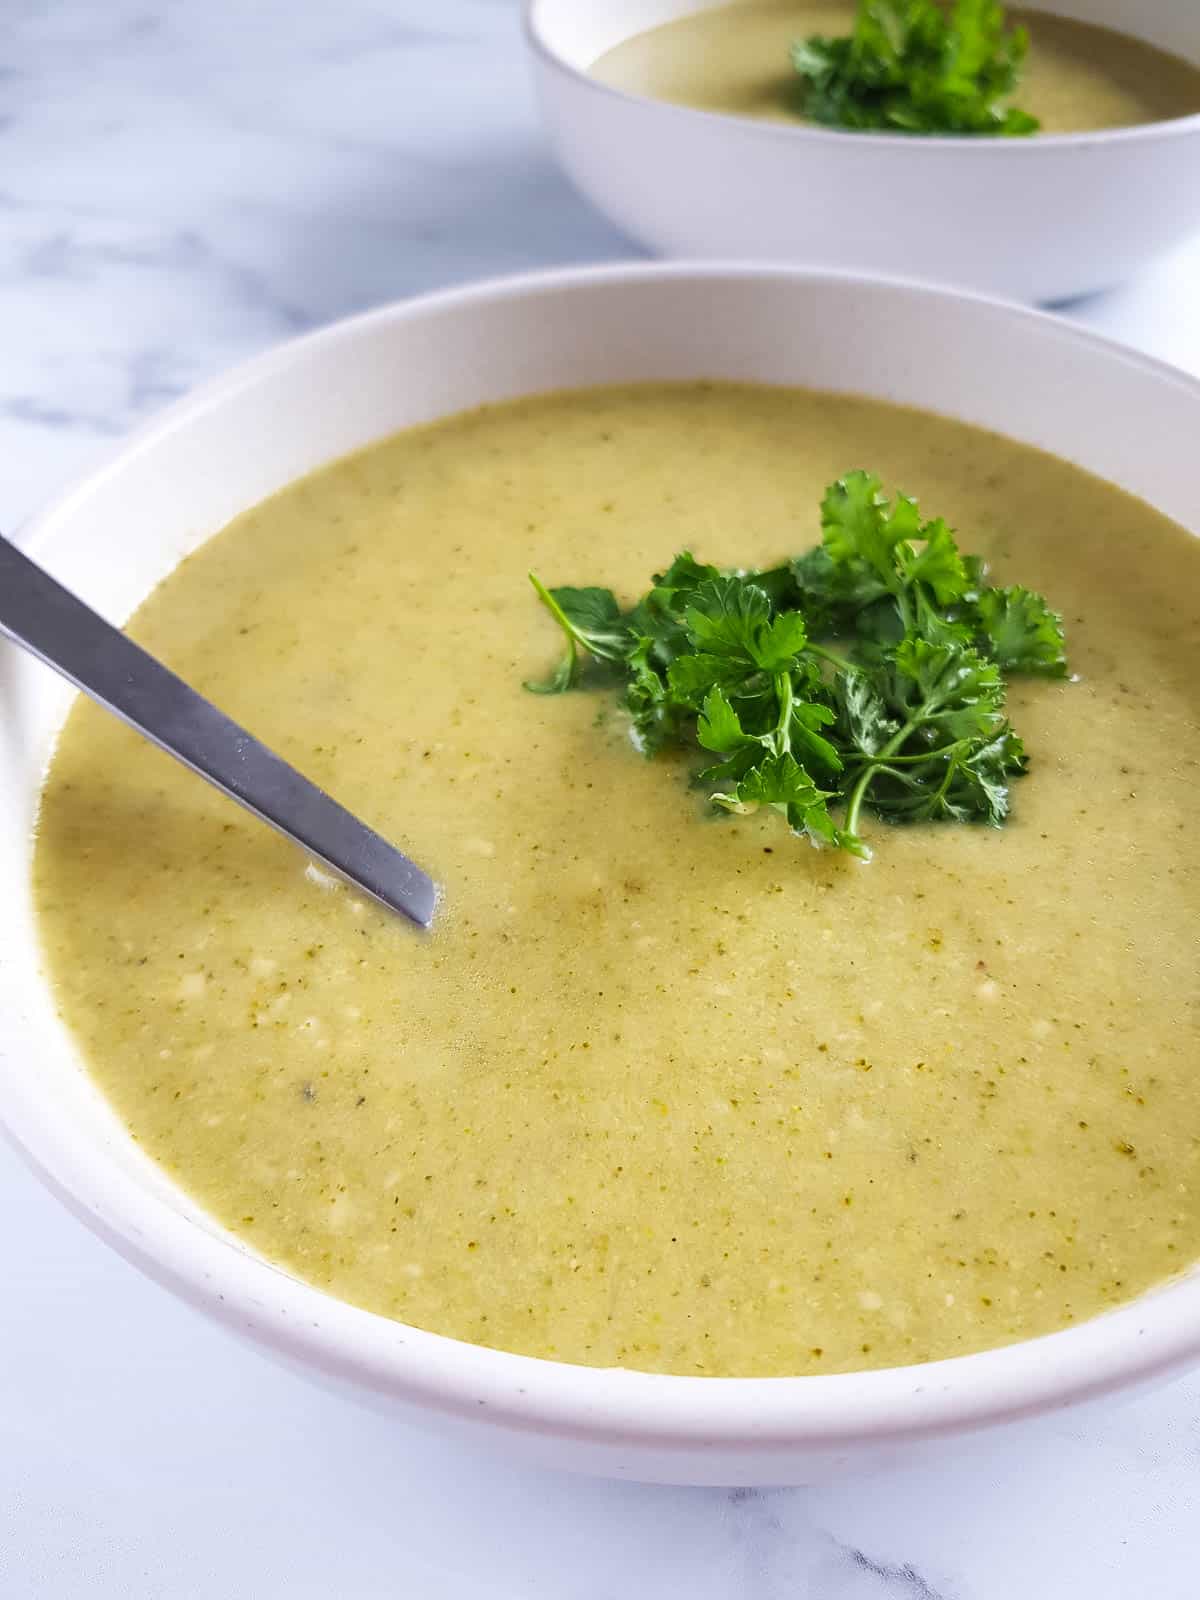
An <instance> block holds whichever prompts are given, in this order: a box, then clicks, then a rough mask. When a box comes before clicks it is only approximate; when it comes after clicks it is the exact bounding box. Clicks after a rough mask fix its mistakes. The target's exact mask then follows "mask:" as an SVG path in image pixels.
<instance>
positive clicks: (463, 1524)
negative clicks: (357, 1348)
mask: <svg viewBox="0 0 1200 1600" xmlns="http://www.w3.org/2000/svg"><path fill="white" fill-rule="evenodd" d="M515 12H516V8H515V3H514V0H436V3H429V0H425V3H421V0H336V3H335V0H288V3H284V0H4V3H3V4H2V5H0V22H2V26H0V523H3V524H4V525H6V526H10V527H11V526H14V525H15V524H16V523H17V522H19V520H20V519H21V518H22V517H23V516H25V515H26V514H27V513H28V512H29V511H31V510H32V509H33V508H34V507H35V506H36V505H37V504H39V503H40V502H41V501H43V500H44V499H46V498H47V497H48V496H49V495H51V494H52V493H54V492H55V490H56V489H57V488H58V487H59V486H60V485H61V484H63V483H65V482H66V481H68V480H69V479H70V478H72V477H73V476H75V475H77V474H78V473H79V472H80V471H82V470H84V469H86V468H87V467H88V466H89V465H90V464H91V463H92V462H93V461H95V460H96V459H98V458H99V457H100V456H101V455H102V454H103V453H104V452H105V451H107V450H109V449H111V448H112V445H113V442H114V440H116V439H117V438H119V437H120V435H121V434H122V433H123V432H124V431H125V430H126V429H128V428H129V427H130V426H131V425H132V424H133V423H135V422H137V421H139V420H141V419H142V418H143V417H145V416H147V415H148V414H150V413H151V412H153V411H154V410H155V408H156V407H158V406H160V405H162V404H163V403H164V401H166V400H168V399H170V398H171V397H172V396H174V395H176V394H178V393H180V392H181V391H183V390H184V389H186V388H188V387H189V386H190V385H192V384H193V383H195V382H196V381H197V380H199V379H201V378H204V377H206V376H208V375H209V374H211V373H213V372H215V371H217V370H218V369H220V368H221V367H223V366H226V365H227V364H228V363H230V362H232V361H235V360H237V359H239V358H240V357H242V356H245V355H247V354H250V353H251V352H253V351H255V350H258V349H260V348H262V347H263V346H265V345H268V344H270V343H272V342H273V341H275V340H278V339H281V338H284V337H286V336H287V335H289V334H291V333H293V332H294V331H296V330H297V329H302V328H306V327H309V326H311V325H313V324H315V323H319V322H323V321H325V320H327V319H329V318H331V317H335V316H338V315H341V314H343V313H345V312H348V311H353V310H356V309H358V308H359V307H362V306H366V305H369V304H371V303H373V302H376V301H379V300H381V299H385V298H388V297H392V296H396V295H403V294H408V293H410V292H412V291H414V290H419V289H423V288H427V287H430V286H432V285H435V284H441V283H445V282H449V281H452V280H459V279H464V278H468V277H472V276H477V275H480V274H485V273H494V272H498V271H504V270H509V269H513V268H519V267H525V266H530V265H536V264H543V263H552V262H561V261H575V260H583V259H587V258H596V257H601V256H608V257H612V256H620V255H623V254H628V253H629V247H628V246H627V245H626V244H625V243H624V242H623V241H622V240H621V239H620V238H619V237H617V236H616V235H615V234H614V233H613V232H612V231H611V230H610V229H609V228H607V227H606V226H605V224H604V223H603V222H602V221H600V220H599V219H598V218H597V217H595V216H593V215H592V214H591V213H589V212H588V211H587V210H586V209H585V208H584V206H583V205H582V203H581V202H579V201H578V200H576V199H575V198H574V196H573V195H572V194H571V193H570V191H569V190H568V189H567V188H566V186H565V184H564V183H563V181H562V180H561V179H560V178H559V177H558V176H557V175H556V174H555V172H554V171H553V169H552V168H551V166H550V164H549V162H548V160H547V157H546V154H545V151H544V148H543V145H542V142H541V140H540V138H539V136H538V133H537V130H536V127H535V124H534V119H533V113H532V108H531V105H530V100H529V95H528V92H527V85H526V82H525V76H524V71H523V64H522V61H521V56H520V46H519V37H518V33H517V26H516V14H515ZM1071 314H1072V315H1075V316H1077V317H1079V318H1080V319H1081V320H1083V321H1086V322H1088V323H1091V324H1092V325H1094V326H1097V327H1100V328H1103V329H1105V330H1106V331H1109V332H1111V333H1113V334H1115V335H1117V336H1118V337H1123V338H1126V339H1128V340H1130V341H1131V342H1134V343H1137V344H1139V345H1141V346H1143V347H1144V348H1147V349H1150V350H1152V351H1154V352H1155V353H1156V354H1158V355H1160V356H1163V357H1165V358H1166V359H1168V360H1174V361H1176V362H1178V363H1179V364H1181V365H1185V366H1188V367H1190V368H1191V369H1193V370H1195V371H1198V372H1200V246H1198V247H1197V248H1196V249H1193V250H1191V251H1188V252H1185V253H1184V254H1182V255H1180V256H1178V257H1176V258H1175V260H1173V261H1171V262H1168V263H1165V264H1164V265H1163V266H1162V267H1161V268H1160V269H1159V270H1158V271H1157V272H1156V273H1154V274H1153V275H1152V276H1150V277H1149V278H1147V279H1145V280H1143V281H1142V282H1141V283H1139V284H1137V285H1134V286H1132V287H1131V288H1129V289H1127V290H1124V291H1122V292H1120V293H1118V294H1115V295H1111V296H1108V297H1106V298H1105V299H1103V300H1101V301H1094V302H1091V303H1089V304H1086V305H1082V306H1078V307H1074V308H1072V309H1071ZM1131 426H1136V419H1131ZM0 1233H2V1238H3V1251H4V1277H3V1280H2V1287H0V1596H3V1597H5V1600H31V1597H38V1600H41V1597H43V1596H44V1597H47V1600H74V1597H76V1596H88V1597H99V1600H110V1597H112V1600H115V1597H118V1596H120V1597H122V1600H130V1597H133V1600H143V1597H145V1600H151V1597H154V1600H158V1597H162V1600H235V1597H238V1600H240V1597H242V1596H245V1597H252V1600H274V1597H276V1596H279V1597H282V1596H287V1597H288V1600H306V1597H309V1596H312V1597H317V1596H321V1597H323V1600H325V1597H347V1600H374V1597H384V1596H387V1597H409V1596H411V1597H414V1600H443V1597H444V1600H477V1597H478V1600H483V1597H485V1596H486V1597H487V1600H526V1597H531V1600H533V1597H545V1600H617V1597H620V1600H642V1597H647V1600H651V1597H653V1600H672V1597H675V1596H679V1597H686V1600H732V1597H739V1600H740V1597H745V1600H1013V1597H1014V1596H1017V1595H1021V1596H1028V1597H1030V1600H1129V1597H1131V1596H1139V1597H1140V1596H1146V1597H1147V1600H1194V1597H1195V1596H1196V1595H1197V1594H1198V1593H1200V1379H1192V1380H1189V1381H1185V1382H1182V1383H1179V1384H1176V1385H1174V1386H1173V1387H1171V1388H1169V1389H1166V1390H1164V1391H1162V1392H1161V1393H1159V1394H1158V1395H1156V1396H1154V1397H1152V1398H1150V1399H1147V1400H1141V1401H1138V1402H1136V1403H1131V1404H1129V1405H1127V1406H1126V1407H1124V1408H1120V1409H1114V1410H1113V1411H1112V1412H1111V1413H1110V1414H1108V1415H1106V1416H1104V1417H1102V1418H1101V1419H1100V1420H1098V1421H1097V1420H1094V1419H1093V1420H1089V1421H1087V1422H1086V1423H1083V1422H1080V1421H1078V1420H1076V1421H1072V1420H1070V1419H1066V1420H1062V1421H1059V1422H1057V1423H1054V1424H1051V1425H1046V1426H1044V1427H1043V1428H1042V1429H1041V1430H1040V1432H1038V1433H1037V1434H1036V1435H1035V1436H1033V1437H1032V1438H1031V1437H1021V1438H1006V1439H1002V1440H999V1441H998V1442H997V1443H996V1445H995V1448H994V1449H992V1450H990V1451H989V1452H987V1453H986V1455H985V1456H984V1458H983V1459H980V1460H975V1461H972V1462H969V1463H966V1462H962V1461H957V1460H952V1461H949V1462H948V1463H947V1464H946V1465H945V1466H944V1467H942V1468H940V1469H938V1470H924V1471H922V1472H920V1473H919V1474H915V1475H913V1474H910V1475H907V1476H893V1477H891V1478H888V1479H886V1480H878V1481H874V1482H866V1483H861V1482H860V1483H845V1484H841V1485H838V1486H836V1487H833V1488H828V1489H822V1490H810V1491H799V1492H792V1491H787V1492H772V1493H764V1494H743V1493H738V1492H733V1493H721V1492H713V1491H699V1490H697V1491H691V1490H670V1489H650V1488H641V1487H636V1486H630V1485H611V1484H604V1483H591V1482H586V1481H574V1480H570V1479H567V1478H563V1477H556V1476H553V1475H550V1474H545V1473H537V1472H532V1471H526V1470H517V1469H514V1468H512V1467H511V1466H508V1465H505V1464H496V1463H494V1462H492V1461H490V1460H489V1459H487V1458H486V1457H485V1456H483V1455H482V1454H476V1453H473V1452H468V1451H466V1450H464V1449H463V1448H461V1447H459V1446H452V1445H449V1444H446V1443H444V1442H442V1441H440V1440H438V1439H437V1438H436V1437H433V1436H430V1437H425V1436H421V1435H417V1434H409V1433H405V1432H400V1431H397V1430H396V1429H395V1428H394V1427H392V1426H389V1425H387V1424H384V1423H382V1422H381V1421H379V1420H378V1419H376V1418H375V1417H373V1416H371V1415H369V1414H367V1413H366V1412H363V1411H360V1410H358V1409H357V1408H356V1407H353V1406H351V1405H347V1404H345V1403H343V1402H341V1401H338V1400H334V1399H332V1398H329V1397H327V1396H325V1395H324V1394H321V1393H319V1392H317V1391H315V1390H312V1389H310V1388H308V1387H307V1386H306V1385H305V1384H304V1383H302V1382H301V1381H300V1380H299V1379H297V1378H293V1377H291V1376H288V1375H286V1374H283V1373H281V1372H277V1371H275V1370H274V1369H273V1368H271V1367H269V1366H268V1365H267V1364H266V1363H265V1362H263V1361H261V1360H260V1358H258V1357H257V1356H256V1355H254V1354H252V1353H250V1352H247V1351H243V1350H242V1349H241V1348H240V1347H236V1346H234V1345H233V1344H232V1343H231V1342H229V1341H227V1339H226V1338H225V1336H224V1335H222V1334H220V1333H218V1332H216V1331H214V1330H212V1329H210V1328H208V1327H207V1326H205V1325H202V1324H201V1323H200V1322H199V1321H198V1320H196V1319H195V1318H193V1316H192V1315H191V1314H190V1313H189V1312H187V1311H186V1310H184V1309H183V1308H182V1307H180V1306H177V1305H176V1304H174V1303H173V1302H172V1301H170V1300H168V1299H167V1298H166V1297H165V1296H164V1295H162V1294H161V1293H160V1292H159V1291H157V1290H155V1289H153V1288H152V1287H151V1286H150V1285H148V1284H147V1283H145V1282H143V1281H142V1280H141V1279H140V1278H139V1277H138V1276H137V1275H136V1274H135V1273H134V1272H133V1271H132V1270H131V1269H130V1268H128V1267H126V1266H125V1265H124V1264H123V1263H121V1262H120V1261H119V1260H118V1259H117V1258H116V1257H115V1256H113V1255H111V1254H110V1253H108V1252H107V1251H106V1250H105V1249H104V1248H102V1247H101V1246H100V1245H99V1244H98V1243H96V1242H95V1241H93V1240H92V1239H91V1238H90V1237H89V1236H88V1235H87V1234H85V1233H84V1232H83V1231H82V1230H81V1229H80V1228H79V1227H77V1226H76V1224H75V1223H74V1222H72V1221H71V1220H70V1219H69V1218H68V1217H67V1216H66V1214H65V1213H64V1212H62V1211H61V1210H60V1209H59V1208H58V1207H57V1205H56V1204H55V1203H54V1202H53V1201H52V1200H51V1199H50V1198H49V1197H48V1196H47V1195H46V1194H45V1193H44V1192H43V1191H42V1190H41V1189H40V1188H39V1187H38V1185H37V1184H36V1183H35V1182H34V1181H33V1180H32V1178H30V1177H29V1176H28V1175H27V1174H26V1173H25V1171H24V1170H23V1168H22V1167H21V1165H20V1163H19V1162H18V1160H17V1159H16V1158H15V1157H14V1156H13V1155H12V1154H11V1153H10V1152H9V1151H8V1150H7V1148H6V1147H3V1146H0Z"/></svg>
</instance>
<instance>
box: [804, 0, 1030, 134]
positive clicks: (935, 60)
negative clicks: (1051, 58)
mask: <svg viewBox="0 0 1200 1600" xmlns="http://www.w3.org/2000/svg"><path fill="white" fill-rule="evenodd" d="M1028 48H1029V34H1028V31H1027V30H1026V29H1025V28H1012V29H1006V28H1005V24H1004V12H1003V10H1002V9H1001V7H1000V5H999V4H998V0H955V3H954V6H953V9H952V10H947V9H944V8H943V6H942V5H940V4H939V3H938V0H859V7H858V13H857V15H856V17H855V21H854V31H853V32H852V33H851V34H850V35H849V37H847V38H841V39H826V38H822V37H820V36H819V35H814V36H813V37H812V38H809V39H805V40H804V41H803V42H802V43H799V44H795V45H793V46H792V65H793V66H794V67H795V69H796V71H797V72H798V73H799V75H800V77H801V79H802V80H803V81H802V86H801V95H802V105H803V110H804V114H805V115H806V116H807V117H809V118H810V119H811V120H812V121H813V122H819V123H824V124H826V125H827V126H830V127H835V128H856V129H860V130H861V129H872V128H873V129H881V128H883V129H893V130H895V131H896V132H899V133H985V134H986V133H998V134H1010V135H1011V134H1026V133H1034V132H1036V130H1037V128H1038V126H1039V124H1038V121H1037V118H1036V117H1031V116H1030V115H1029V114H1028V112H1025V111H1018V110H1016V109H1015V108H1014V107H1012V106H1005V105H1004V104H1003V102H1004V101H1005V100H1006V99H1007V97H1008V96H1009V95H1011V94H1012V92H1013V90H1014V89H1015V88H1016V86H1017V81H1018V79H1019V77H1020V72H1021V64H1022V62H1023V61H1024V59H1025V54H1026V52H1027V50H1028Z"/></svg>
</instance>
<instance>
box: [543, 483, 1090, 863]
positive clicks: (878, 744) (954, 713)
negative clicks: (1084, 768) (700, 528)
mask: <svg viewBox="0 0 1200 1600" xmlns="http://www.w3.org/2000/svg"><path fill="white" fill-rule="evenodd" d="M821 527H822V534H823V539H822V543H821V544H820V545H819V546H817V547H816V548H815V549H813V550H810V551H808V552H806V553H805V554H804V555H802V556H799V557H797V558H796V559H795V560H794V561H792V562H789V563H787V564H786V565H783V566H778V567H772V568H769V569H766V570H765V571H763V572H746V571H733V572H720V571H719V570H718V569H717V568H716V567H712V566H708V565H705V564H702V563H700V562H698V561H696V559H695V558H694V557H693V556H692V555H691V554H690V553H688V552H686V551H685V552H683V553H682V554H681V555H679V556H677V557H676V558H675V560H674V561H673V562H672V563H671V566H670V567H668V569H667V570H666V572H664V573H662V574H659V575H657V576H656V577H655V578H654V580H653V584H652V586H651V588H650V589H649V591H648V592H647V593H646V594H645V595H643V597H642V598H641V599H640V600H639V601H638V602H637V603H636V604H635V605H634V606H633V607H632V608H631V609H630V610H629V611H627V612H622V611H621V609H620V606H619V604H618V602H617V600H616V598H615V596H614V595H613V594H612V592H611V591H610V590H608V589H598V588H590V589H571V588H559V589H547V588H546V587H545V586H544V585H543V584H541V583H540V582H539V580H538V579H536V578H534V579H533V583H534V587H535V589H536V590H537V593H538V596H539V598H540V599H541V600H542V603H543V604H544V605H545V606H546V608H547V609H548V610H549V611H550V612H551V614H552V615H553V616H554V618H555V620H556V621H557V622H558V624H559V627H560V628H561V630H562V632H563V635H564V638H565V641H566V650H565V654H564V657H563V659H562V661H561V662H560V665H559V667H558V669H557V670H556V672H555V673H554V674H553V676H552V677H551V678H550V680H549V681H548V682H546V683H544V684H538V685H534V686H531V687H536V689H537V690H538V691H539V692H543V693H561V692H564V691H565V690H568V689H571V688H574V687H575V686H576V685H577V684H578V682H579V681H580V675H581V671H582V664H583V663H582V659H581V658H582V657H590V658H592V659H594V660H596V661H597V662H599V663H600V664H601V665H602V666H603V667H604V668H606V669H607V670H608V671H609V672H610V673H611V675H612V678H613V681H615V682H616V683H617V684H618V685H620V686H622V690H623V696H624V705H625V709H626V711H627V713H628V716H629V721H630V731H631V734H632V736H633V739H634V742H635V743H636V744H637V746H638V747H639V749H641V750H642V751H644V752H645V753H646V754H647V755H651V756H652V755H655V754H657V753H658V751H660V750H662V749H663V748H664V747H667V746H672V747H683V748H684V749H692V750H696V751H698V750H703V751H707V752H708V753H709V755H710V756H715V757H717V758H718V759H717V760H716V761H715V762H713V763H712V764H710V765H709V766H707V767H703V768H702V769H701V770H698V771H697V772H696V773H695V781H696V783H697V784H698V785H700V786H701V787H702V788H705V789H707V790H708V791H709V796H710V799H711V802H712V804H713V805H714V806H716V807H717V808H718V809H719V810H722V811H729V812H734V813H737V814H739V815H747V814H749V813H751V812H754V811H758V810H763V809H769V810H774V811H777V812H778V813H780V815H781V816H783V817H784V818H785V819H786V821H787V824H788V826H789V827H790V828H791V830H792V832H793V833H796V834H798V835H801V836H802V837H806V838H808V839H809V840H810V842H812V843H813V844H817V845H826V846H830V847H833V848H836V849H841V850H846V851H850V852H851V853H853V854H855V855H858V856H861V857H867V856H869V854H870V851H869V849H868V847H867V845H866V844H865V843H864V842H863V839H862V837H861V832H860V828H861V822H862V817H863V815H864V813H866V812H872V813H874V814H875V815H876V816H879V817H882V818H884V819H886V820H888V821H890V822H896V823H905V822H935V821H952V822H970V821H974V822H983V823H987V824H990V825H991V826H993V827H998V826H1000V825H1001V824H1002V823H1003V822H1004V821H1005V819H1006V818H1007V816H1008V814H1009V808H1010V803H1011V796H1010V784H1011V781H1012V780H1013V779H1014V778H1016V777H1018V776H1019V775H1020V774H1022V773H1023V772H1024V771H1025V770H1026V767H1027V765H1028V763H1027V758H1026V755H1025V750H1024V747H1023V745H1022V744H1021V741H1020V739H1019V738H1018V737H1017V735H1016V734H1015V733H1014V732H1013V730H1012V728H1011V727H1010V725H1009V723H1008V720H1007V713H1006V710H1005V679H1006V675H1008V674H1011V673H1015V672H1028V673H1035V674H1040V675H1042V676H1048V677H1062V676H1064V675H1065V673H1066V654H1065V648H1064V644H1063V634H1062V619H1061V617H1060V616H1059V615H1058V613H1057V612H1055V611H1052V610H1051V609H1050V607H1049V606H1048V605H1047V603H1046V602H1045V600H1044V599H1043V598H1042V597H1041V596H1040V595H1038V594H1034V593H1033V592H1032V591H1031V590H1028V589H1024V588H1020V587H1011V588H996V587H993V586H992V585H991V584H990V582H989V580H988V575H987V569H986V567H985V566H984V563H983V562H982V561H980V560H979V559H978V558H977V557H974V556H970V555H963V554H962V553H961V552H960V550H959V548H958V542H957V540H956V538H955V536H954V532H953V530H952V529H951V528H950V526H949V525H948V524H947V523H946V522H945V521H944V520H942V519H941V518H933V519H931V520H929V521H922V518H921V513H920V508H919V506H918V504H917V502H916V501H915V500H913V499H910V498H909V497H907V496H905V495H896V496H895V497H893V498H891V499H889V497H888V496H887V495H886V494H885V493H884V490H883V488H882V486H881V484H880V482H879V479H878V478H876V477H875V476H873V475H872V474H871V473H867V472H851V473H847V474H846V476H845V477H843V478H839V479H838V480H837V482H836V483H834V484H831V485H830V487H829V489H828V490H827V491H826V494H825V496H824V498H823V500H822V503H821ZM838 810H840V811H841V819H840V821H838V820H835V814H834V813H835V812H836V811H838Z"/></svg>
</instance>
